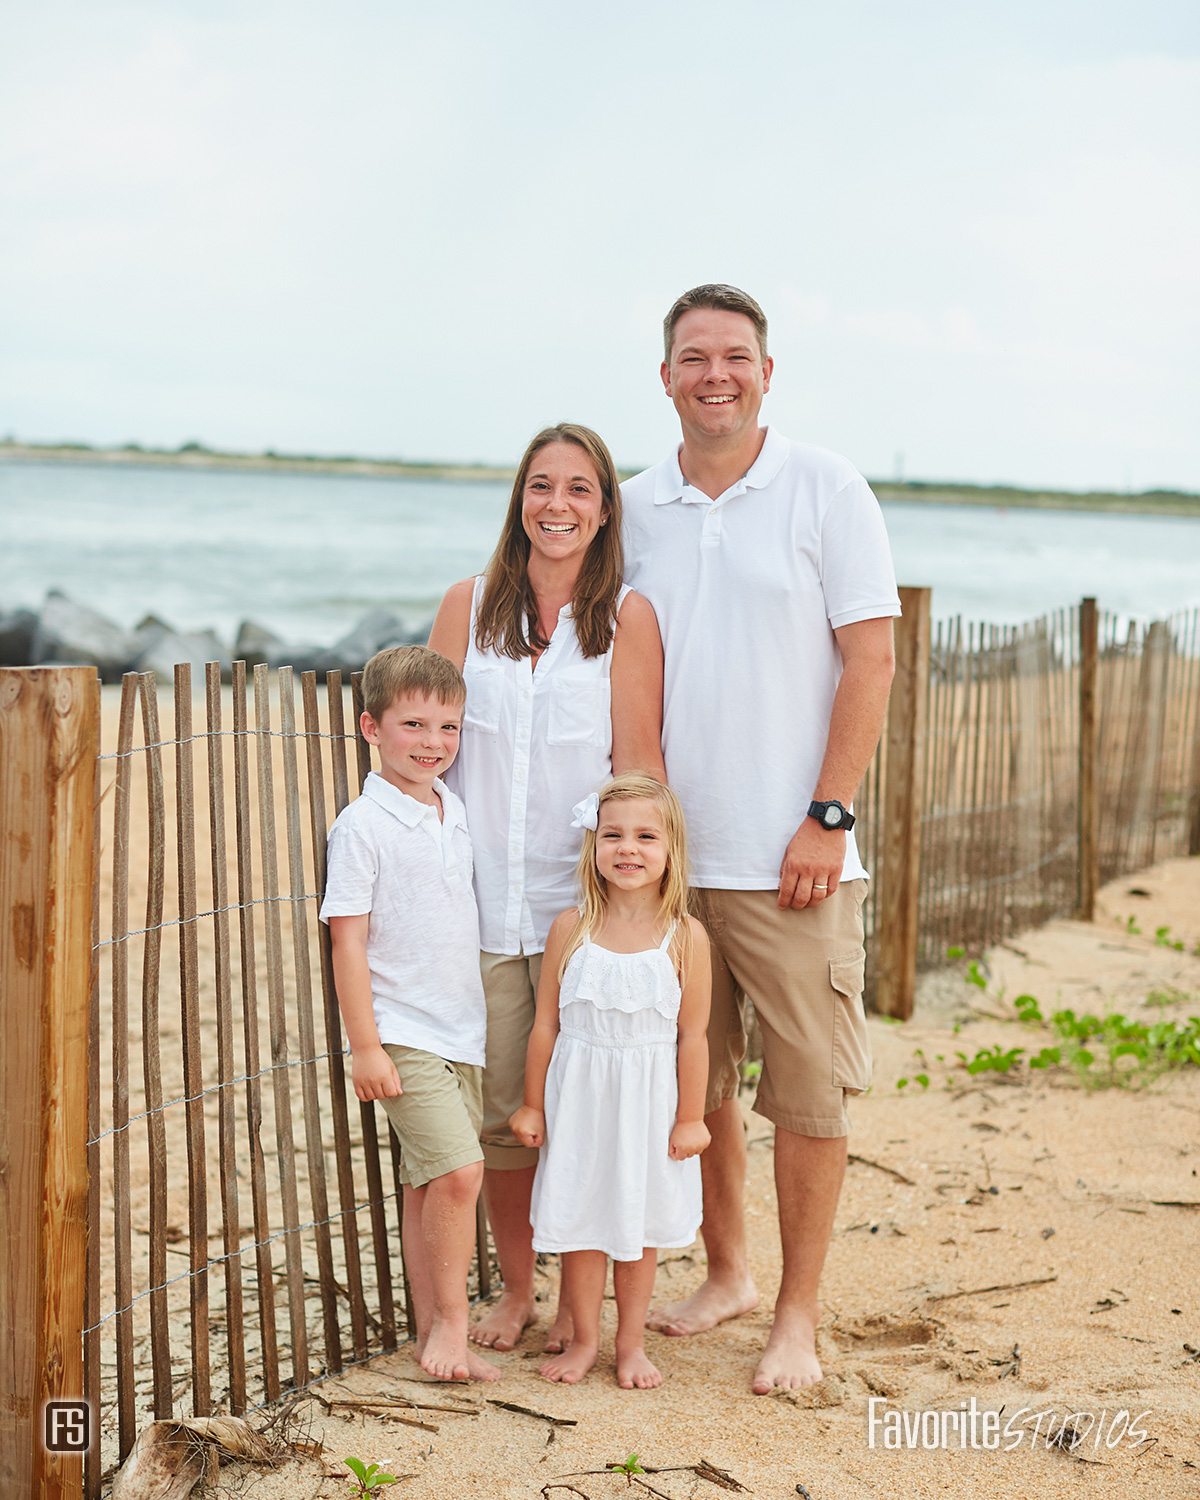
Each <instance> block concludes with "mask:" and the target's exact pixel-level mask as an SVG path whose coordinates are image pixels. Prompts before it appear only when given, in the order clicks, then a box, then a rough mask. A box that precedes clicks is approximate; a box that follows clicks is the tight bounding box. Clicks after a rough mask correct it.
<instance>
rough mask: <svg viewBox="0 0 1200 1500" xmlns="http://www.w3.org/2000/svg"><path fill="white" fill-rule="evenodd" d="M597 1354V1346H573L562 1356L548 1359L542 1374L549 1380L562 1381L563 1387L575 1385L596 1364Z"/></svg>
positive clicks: (565, 1350) (564, 1351) (558, 1355)
mask: <svg viewBox="0 0 1200 1500" xmlns="http://www.w3.org/2000/svg"><path fill="white" fill-rule="evenodd" d="M597 1352H598V1350H597V1346H596V1345H595V1344H572V1345H571V1346H570V1347H569V1348H568V1349H564V1350H563V1352H562V1353H561V1354H556V1355H555V1356H554V1358H553V1359H548V1360H547V1361H546V1363H545V1364H544V1365H543V1366H542V1368H541V1371H540V1373H541V1374H542V1375H544V1376H545V1378H546V1379H547V1380H560V1381H561V1382H562V1383H563V1385H574V1384H575V1382H576V1381H577V1380H582V1379H583V1377H584V1376H585V1375H586V1374H587V1372H588V1371H589V1370H590V1369H591V1368H592V1366H593V1365H594V1364H595V1363H596V1354H597Z"/></svg>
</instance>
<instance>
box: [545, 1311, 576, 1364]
mask: <svg viewBox="0 0 1200 1500" xmlns="http://www.w3.org/2000/svg"><path fill="white" fill-rule="evenodd" d="M574 1334H575V1323H574V1320H573V1319H572V1317H571V1314H570V1313H569V1312H568V1311H567V1309H566V1308H565V1307H563V1305H562V1304H561V1303H559V1307H558V1312H557V1313H555V1315H554V1322H553V1323H551V1325H550V1328H549V1331H548V1332H547V1334H546V1353H547V1354H561V1353H562V1352H563V1350H564V1349H569V1348H570V1346H571V1339H572V1338H573V1337H574Z"/></svg>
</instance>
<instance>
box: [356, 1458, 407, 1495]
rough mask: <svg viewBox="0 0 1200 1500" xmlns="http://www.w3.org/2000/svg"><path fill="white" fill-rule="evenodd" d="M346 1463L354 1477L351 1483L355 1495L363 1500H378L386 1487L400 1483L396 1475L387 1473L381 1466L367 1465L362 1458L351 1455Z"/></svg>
mask: <svg viewBox="0 0 1200 1500" xmlns="http://www.w3.org/2000/svg"><path fill="white" fill-rule="evenodd" d="M345 1462H346V1467H347V1468H348V1469H349V1470H350V1472H351V1473H352V1474H353V1475H354V1478H353V1480H352V1481H351V1483H352V1484H353V1485H354V1493H355V1494H356V1495H358V1496H360V1497H362V1500H376V1497H377V1496H378V1494H379V1492H380V1491H381V1490H382V1489H383V1488H384V1486H385V1485H389V1484H399V1483H400V1481H399V1480H398V1479H397V1478H396V1476H395V1475H394V1474H387V1473H385V1472H384V1470H383V1469H382V1468H381V1467H380V1466H379V1464H365V1463H363V1461H362V1459H361V1458H351V1457H349V1455H347V1457H346V1460H345Z"/></svg>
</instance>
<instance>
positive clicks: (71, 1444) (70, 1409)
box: [42, 1401, 92, 1453]
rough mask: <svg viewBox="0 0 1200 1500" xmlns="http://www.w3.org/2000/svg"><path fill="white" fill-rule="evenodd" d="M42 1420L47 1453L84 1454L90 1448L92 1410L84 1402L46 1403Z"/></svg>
mask: <svg viewBox="0 0 1200 1500" xmlns="http://www.w3.org/2000/svg"><path fill="white" fill-rule="evenodd" d="M43 1418H44V1431H43V1434H42V1437H43V1442H44V1445H45V1449H46V1452H47V1453H86V1452H87V1451H88V1449H89V1448H90V1447H91V1446H92V1408H91V1407H90V1406H89V1405H88V1403H87V1402H86V1401H47V1402H46V1405H45V1407H44V1409H43Z"/></svg>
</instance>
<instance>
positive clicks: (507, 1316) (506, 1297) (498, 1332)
mask: <svg viewBox="0 0 1200 1500" xmlns="http://www.w3.org/2000/svg"><path fill="white" fill-rule="evenodd" d="M536 1322H537V1314H536V1313H535V1312H534V1310H533V1303H532V1301H530V1300H529V1299H528V1298H527V1297H520V1296H518V1295H517V1294H516V1293H515V1292H501V1293H500V1300H499V1302H497V1303H496V1305H495V1307H493V1308H489V1310H488V1311H487V1312H486V1313H485V1314H484V1316H483V1317H482V1318H480V1320H479V1322H478V1323H476V1324H475V1325H474V1327H473V1328H472V1329H471V1331H470V1332H469V1333H468V1334H467V1337H468V1338H469V1339H470V1340H471V1342H472V1343H473V1344H479V1345H480V1346H481V1347H482V1348H484V1349H495V1350H496V1351H497V1352H498V1353H500V1354H507V1353H508V1351H509V1350H510V1349H515V1348H516V1346H517V1344H518V1342H519V1341H520V1338H521V1335H522V1334H523V1333H524V1332H525V1330H526V1329H527V1328H528V1327H529V1325H530V1324H531V1323H536Z"/></svg>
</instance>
